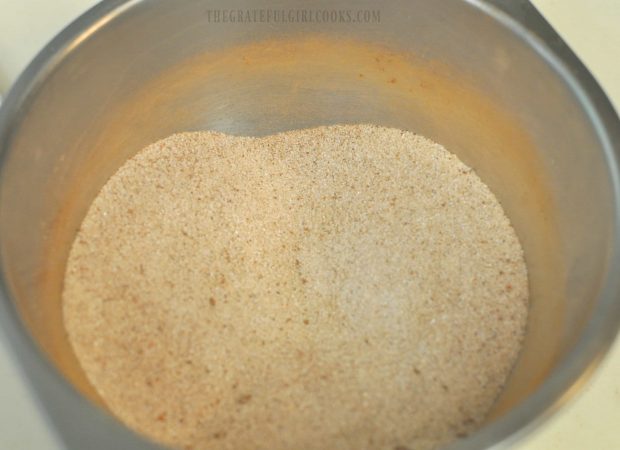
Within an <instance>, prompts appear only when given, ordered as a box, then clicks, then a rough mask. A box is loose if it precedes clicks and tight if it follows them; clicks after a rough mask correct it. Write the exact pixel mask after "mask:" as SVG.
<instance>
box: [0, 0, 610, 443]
mask: <svg viewBox="0 0 620 450" xmlns="http://www.w3.org/2000/svg"><path fill="white" fill-rule="evenodd" d="M238 9H239V10H242V13H241V15H239V14H238V12H237V10H238ZM302 9H311V10H312V11H309V12H307V14H306V15H305V17H306V19H305V21H304V20H302V17H303V16H302V15H301V13H300V12H299V11H301V10H302ZM218 10H219V12H217V11H218ZM261 10H262V11H263V12H261ZM244 11H249V12H250V13H249V14H247V15H246V13H245V12H244ZM252 11H258V13H253V12H252ZM291 11H292V12H291ZM323 11H327V12H326V13H324V12H323ZM334 11H335V13H334ZM340 11H344V12H345V13H344V14H343V15H342V17H343V19H342V20H341V19H340V17H341V13H340ZM347 11H348V12H349V13H348V14H347V13H346V12H347ZM360 11H361V12H360ZM347 18H349V19H350V20H348V19H347ZM334 123H375V124H379V125H385V126H391V127H398V128H402V129H407V130H412V131H415V132H417V133H420V134H423V135H426V136H428V137H430V138H432V139H434V140H435V141H437V142H440V143H442V144H444V145H445V146H446V147H447V148H448V149H450V150H451V151H453V152H454V153H456V154H457V155H458V156H459V157H460V158H461V159H462V160H463V161H464V162H465V163H467V164H469V165H470V166H471V167H474V168H475V170H476V171H477V173H478V174H479V175H480V176H481V178H482V179H483V180H484V181H485V182H486V183H487V184H488V185H489V186H490V187H491V189H492V190H493V191H494V192H495V193H496V195H497V197H498V198H499V199H500V201H501V202H502V204H503V206H504V208H505V210H506V211H507V213H508V215H509V217H510V218H511V220H512V222H513V225H514V227H515V229H516V231H517V233H518V235H519V237H520V239H521V242H522V244H523V248H524V251H525V257H526V261H527V265H528V270H529V279H530V297H531V310H530V318H529V323H528V331H527V336H526V339H525V343H524V348H523V351H522V354H521V356H520V358H519V361H518V362H517V364H516V366H515V369H514V371H513V373H512V375H511V377H510V379H509V380H508V383H507V385H506V389H505V391H504V392H503V394H502V396H501V397H500V398H499V399H498V401H497V403H496V405H495V407H494V409H493V411H492V412H491V413H490V415H489V418H488V421H487V424H486V425H485V426H484V427H483V428H482V429H481V430H480V431H479V432H477V433H475V434H473V435H471V436H469V437H467V438H465V439H462V440H460V441H458V442H456V443H455V444H454V448H455V449H480V448H504V447H505V446H507V445H509V444H510V443H511V442H513V440H514V439H515V438H516V437H517V436H520V435H522V434H523V433H524V432H527V431H528V430H530V429H531V428H532V426H533V425H534V424H536V423H539V422H540V419H541V418H542V417H545V416H547V415H549V413H550V412H553V411H555V410H557V409H558V408H559V407H560V406H561V405H562V404H563V403H564V402H565V401H566V400H567V399H568V398H569V397H571V396H572V395H573V394H574V393H575V392H576V391H577V390H578V388H579V387H580V385H581V384H582V383H583V381H584V380H585V379H586V378H587V377H588V375H589V374H590V373H591V372H592V370H593V369H594V367H596V365H597V364H598V363H599V361H600V360H601V358H602V357H603V355H604V354H605V352H606V350H607V349H608V347H609V346H610V344H611V343H612V341H613V339H614V336H615V334H616V331H617V329H618V323H619V321H620V302H619V292H620V277H618V276H617V274H618V273H620V247H619V236H620V230H619V220H618V219H619V213H620V211H619V204H620V203H619V200H620V191H619V184H618V183H619V181H618V176H619V172H618V155H619V153H618V152H619V149H620V122H619V120H618V117H617V115H616V114H615V112H614V111H613V109H612V107H611V105H610V103H609V101H608V99H607V98H606V97H605V95H604V94H603V92H602V90H601V89H600V87H599V86H598V85H597V83H596V82H595V81H594V79H593V78H592V76H591V75H590V74H589V73H588V71H587V70H586V68H585V67H584V66H583V65H582V64H581V63H580V62H579V60H578V59H577V58H576V57H575V55H574V54H573V53H572V52H571V51H570V50H569V49H568V48H567V46H566V45H565V44H564V43H563V42H562V40H561V39H560V38H559V37H558V36H557V34H556V33H555V32H554V31H553V30H552V29H551V28H550V26H549V25H548V24H547V23H546V22H545V21H544V19H542V17H541V16H540V15H539V14H538V13H537V12H536V10H535V9H534V8H533V7H532V6H531V5H530V4H529V3H527V2H525V1H522V0H467V1H465V0H460V1H459V0H450V1H447V0H446V1H429V0H386V1H382V2H378V1H368V0H361V1H345V0H332V1H329V2H327V1H315V2H312V3H311V7H310V6H308V4H307V3H305V2H300V1H295V0H288V1H287V0H271V1H266V0H253V1H249V0H246V1H244V0H239V1H237V2H234V11H232V12H231V5H230V3H229V2H228V1H225V0H209V1H206V0H176V1H174V2H172V1H147V0H129V1H126V0H111V1H104V2H102V3H100V4H99V5H97V6H96V7H95V8H93V9H92V10H90V11H88V12H87V13H86V14H84V15H83V16H82V17H80V18H79V19H78V20H76V21H75V22H74V23H72V24H71V25H70V26H69V27H67V28H66V29H65V30H64V31H63V32H62V33H61V34H60V35H59V36H58V37H56V38H55V39H54V40H53V41H52V42H51V43H50V44H49V45H47V47H45V49H43V51H42V52H41V53H40V54H39V55H38V56H37V57H36V59H35V60H34V61H33V62H32V63H31V64H30V66H29V67H28V68H27V69H26V71H25V72H24V73H23V74H22V76H21V77H20V78H19V80H18V81H17V82H16V83H15V85H14V86H13V88H12V90H11V91H10V93H9V95H8V97H7V98H6V100H5V102H4V104H3V105H2V109H1V111H0V151H1V155H2V163H1V170H2V173H1V179H0V247H1V250H2V261H1V264H2V267H1V273H2V283H1V287H2V289H1V291H2V298H1V299H0V320H1V322H2V328H3V329H4V330H5V332H6V333H7V336H8V338H9V341H10V343H11V344H12V346H13V347H14V350H15V352H16V354H17V356H18V357H19V360H20V361H21V364H22V366H23V369H24V373H25V375H26V376H27V378H28V379H29V380H30V381H31V385H32V387H33V389H34V390H35V391H36V393H37V394H38V396H39V397H40V398H41V400H42V402H41V404H42V406H43V407H44V408H45V409H46V410H47V411H48V413H49V417H50V418H51V420H52V421H53V422H54V424H55V425H56V426H57V428H58V430H59V431H60V433H61V435H62V437H63V439H64V441H65V442H66V445H67V446H68V447H69V448H72V449H80V450H81V449H86V448H87V449H90V450H97V449H110V448H113V449H129V448H131V449H152V448H156V444H153V443H151V442H148V441H147V440H145V439H143V438H142V437H140V436H138V435H136V434H134V433H133V432H132V431H130V430H129V429H127V428H126V427H125V426H124V425H123V424H121V423H120V422H119V421H117V420H116V419H115V418H114V417H113V416H112V415H111V414H109V413H108V412H107V411H106V409H105V405H104V404H103V402H102V401H101V399H100V398H99V397H98V396H97V394H96V392H95V391H94V389H93V388H92V387H91V386H90V385H89V383H88V382H87V380H86V378H85V376H84V374H83V372H82V371H81V369H80V366H79V364H78V363H77V360H76V358H75V356H74V354H73V352H72V350H71V347H70V345H69V343H68V342H67V338H66V333H65V331H64V328H63V324H62V311H61V291H62V280H63V275H64V269H65V264H66V259H67V254H68V250H69V247H70V245H71V242H72V239H73V237H74V236H75V232H76V229H77V228H78V226H79V224H80V222H81V220H82V218H83V217H84V214H85V212H86V209H87V207H88V205H89V203H90V201H92V199H93V198H94V196H95V195H96V194H97V192H98V190H99V189H100V188H101V186H102V185H103V183H105V181H106V180H107V178H109V177H110V175H111V174H112V173H114V171H115V170H116V169H117V168H118V167H119V166H120V165H121V164H122V163H123V162H124V161H125V160H126V159H127V158H128V157H131V156H132V155H133V154H134V153H135V152H137V151H138V150H140V149H141V148H142V147H144V146H145V145H147V144H149V143H151V142H153V141H156V140H157V139H159V138H163V137H165V136H167V135H170V134H172V133H174V132H178V131H190V130H202V129H212V130H219V131H223V132H228V133H233V134H249V135H264V134H269V133H273V132H277V131H283V130H290V129H296V128H304V127H310V126H316V125H327V124H334Z"/></svg>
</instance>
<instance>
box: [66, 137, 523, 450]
mask: <svg viewBox="0 0 620 450" xmlns="http://www.w3.org/2000/svg"><path fill="white" fill-rule="evenodd" d="M63 296H64V319H65V324H66V328H67V331H68V335H69V338H70V341H71V343H72V345H73V348H74V349H75V353H76V354H77V357H78V358H79V361H80V363H81V365H82V367H83V368H84V370H85V372H86V374H87V376H88V378H89V379H90V381H91V382H92V384H93V386H94V387H95V388H96V389H97V391H98V392H99V394H100V395H101V397H102V398H103V399H104V401H105V402H106V403H107V405H108V406H109V408H110V410H111V411H112V412H113V413H115V414H116V415H117V416H118V417H119V418H120V419H121V420H122V421H124V422H125V423H126V424H127V425H128V426H130V427H131V428H133V429H135V430H137V431H139V432H141V433H144V434H146V435H147V436H149V437H151V438H152V439H155V440H158V441H160V442H163V443H165V444H168V445H171V446H175V447H180V448H187V449H196V450H198V449H209V450H210V449H218V450H219V449H235V450H237V449H241V450H245V449H265V450H267V449H268V450H278V449H287V450H290V449H303V450H311V449H316V450H319V449H320V450H325V449H347V450H350V449H356V450H357V449H385V450H404V449H411V450H420V449H433V448H437V447H440V446H442V445H443V444H445V443H448V442H450V441H452V440H454V439H456V438H458V437H461V436H464V435H466V434H467V433H469V432H471V431H473V430H475V429H476V428H477V426H479V425H480V423H481V421H482V420H483V419H484V417H485V414H486V413H487V412H488V410H489V408H490V407H491V406H492V404H493V402H494V400H495V399H496V397H497V395H498V394H499V392H500V391H501V389H502V386H503V383H504V382H505V379H506V377H507V375H508V374H509V372H510V370H511V368H512V366H513V363H514V362H515V359H516V357H517V354H518V352H519V349H520V345H521V341H522V337H523V334H524V327H525V322H526V316H527V301H528V287H527V274H526V267H525V263H524V260H523V254H522V249H521V247H520V244H519V241H518V239H517V237H516V235H515V232H514V230H513V228H512V227H511V225H510V222H509V220H508V219H507V218H506V216H505V214H504V212H503V210H502V208H501V206H500V204H499V203H498V201H497V200H496V198H495V197H494V196H493V194H492V193H491V192H490V191H489V189H488V188H487V187H486V186H485V185H484V184H483V183H482V181H481V180H480V179H479V178H478V176H477V175H476V174H475V173H474V172H473V171H472V169H470V168H469V167H467V166H465V165H464V164H463V163H462V162H460V161H459V160H458V159H457V158H456V157H455V156H454V155H452V154H451V153H449V152H448V151H447V150H446V149H445V148H443V147H442V146H440V145H438V144H436V143H434V142H432V141H430V140H428V139H426V138H424V137H421V136H417V135H415V134H413V133H410V132H405V131H400V130H395V129H388V128H382V127H377V126H371V125H356V126H330V127H321V128H315V129H309V130H297V131H291V132H287V133H282V134H277V135H272V136H267V137H262V138H249V137H234V136H228V135H225V134H221V133H215V132H198V133H184V134H177V135H174V136H171V137H169V138H167V139H164V140H162V141H159V142H157V143H155V144H153V145H151V146H149V147H147V148H146V149H144V150H143V151H141V152H140V153H138V154H137V155H136V156H135V157H133V158H132V159H130V160H129V161H127V162H126V164H125V165H124V166H122V167H121V168H120V169H119V170H118V172H117V173H116V174H115V175H114V176H112V178H111V179H110V180H109V181H108V183H107V184H106V185H105V186H104V188H103V189H102V190H101V192H100V194H99V196H98V197H97V198H96V199H95V200H94V202H93V203H92V206H91V207H90V210H89V211H88V214H87V215H86V218H85V219H84V222H83V223H82V226H81V228H80V230H79V232H78V234H77V237H76V239H75V242H74V244H73V247H72V250H71V253H70V256H69V261H68V267H67V272H66V278H65V286H64V293H63Z"/></svg>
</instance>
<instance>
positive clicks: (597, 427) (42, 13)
mask: <svg viewBox="0 0 620 450" xmlns="http://www.w3.org/2000/svg"><path fill="white" fill-rule="evenodd" d="M429 1H430V0H429ZM95 3H96V1H95V0H0V92H6V90H7V89H8V86H9V85H10V83H11V82H12V81H13V80H14V79H15V78H16V77H17V75H18V74H19V72H20V71H21V70H22V69H23V68H24V67H25V65H26V64H27V63H28V61H29V60H30V59H31V58H32V57H33V56H34V55H35V53H36V52H37V51H38V50H39V49H40V48H41V47H42V46H43V45H44V44H45V43H46V42H47V41H48V40H49V39H50V38H51V37H52V36H53V35H55V34H56V33H57V32H58V31H59V30H60V29H62V28H63V27H64V26H65V25H66V24H67V23H68V22H69V21H71V20H72V19H73V18H75V17H76V16H77V15H79V14H80V13H81V12H83V11H84V10H86V9H87V8H88V7H90V6H91V5H93V4H95ZM532 3H534V4H535V5H536V6H537V7H538V8H539V10H540V11H541V12H542V13H543V14H544V15H545V17H547V19H548V20H549V22H551V24H552V25H553V26H554V27H555V28H556V29H557V31H558V32H559V33H560V34H561V35H562V36H563V37H564V39H565V40H566V41H567V42H568V44H569V45H570V46H571V47H572V48H573V50H574V51H575V52H576V53H577V54H578V55H579V56H580V57H581V59H582V60H583V61H584V62H585V64H586V65H587V66H588V67H589V68H590V70H591V71H592V72H593V73H594V75H595V76H596V78H597V79H598V80H599V82H600V83H601V84H602V86H603V88H604V89H605V90H606V92H607V94H608V95H609V96H610V97H611V99H612V101H613V103H614V105H615V106H616V109H618V110H620V0H532ZM619 425H620V342H619V341H616V344H615V346H614V348H613V349H612V351H611V352H610V354H609V356H608V357H607V359H606V360H605V362H604V363H603V365H602V367H601V368H600V369H599V370H598V371H597V373H596V374H595V375H594V377H593V379H592V381H591V382H590V384H589V385H588V386H587V387H586V388H585V390H584V391H583V392H582V393H581V394H580V395H579V396H578V398H577V399H575V400H574V401H573V402H572V403H571V404H569V405H568V406H567V407H565V408H564V409H563V410H562V411H561V412H560V413H558V414H556V415H555V416H554V417H553V418H552V419H550V420H549V421H548V422H546V423H545V424H544V425H543V426H542V427H540V428H539V429H538V430H537V431H535V432H534V433H533V434H532V435H531V436H529V437H527V438H525V439H524V440H523V441H522V442H520V443H519V444H518V445H517V446H516V450H556V449H557V450H620V431H618V426H619ZM62 448H63V447H62V445H61V444H60V442H59V441H58V440H57V438H56V436H55V434H54V432H53V431H52V430H51V428H50V427H49V426H48V424H47V422H46V421H45V419H44V418H43V417H42V416H41V414H40V413H39V411H38V409H37V407H36V401H35V399H33V397H32V395H31V394H30V391H29V390H28V389H27V387H26V386H25V385H24V383H23V382H22V381H21V379H20V377H19V372H18V371H17V369H16V368H15V365H14V360H13V358H12V356H11V355H9V353H8V352H7V349H6V344H5V343H4V340H3V337H2V336H0V449H7V450H8V449H11V450H61V449H62Z"/></svg>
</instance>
